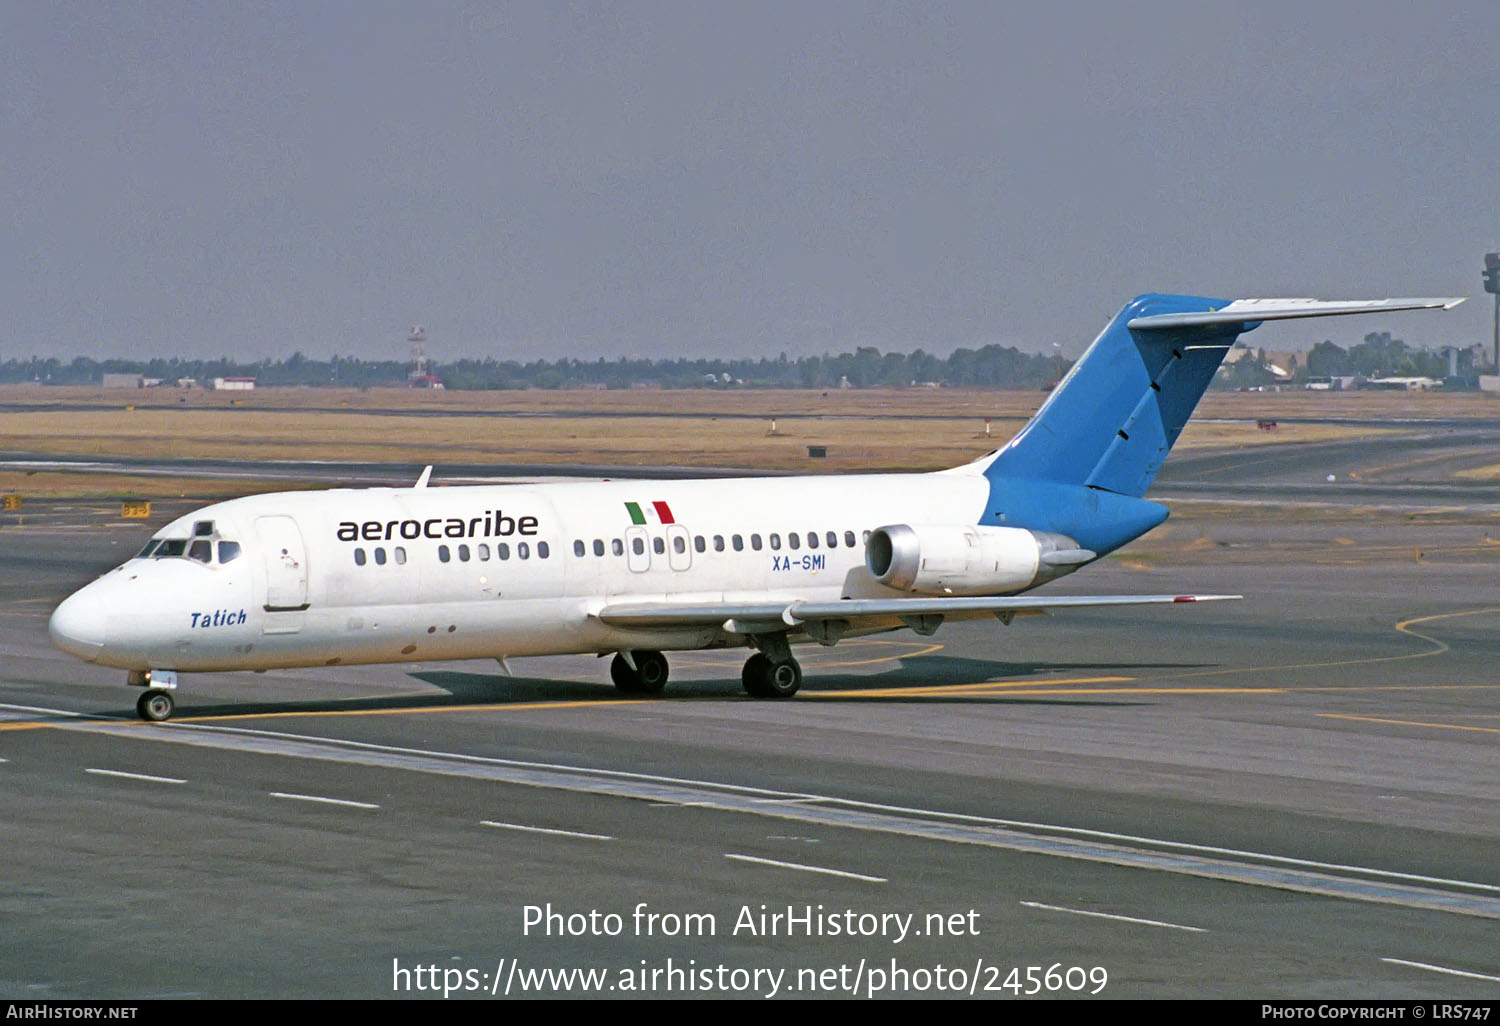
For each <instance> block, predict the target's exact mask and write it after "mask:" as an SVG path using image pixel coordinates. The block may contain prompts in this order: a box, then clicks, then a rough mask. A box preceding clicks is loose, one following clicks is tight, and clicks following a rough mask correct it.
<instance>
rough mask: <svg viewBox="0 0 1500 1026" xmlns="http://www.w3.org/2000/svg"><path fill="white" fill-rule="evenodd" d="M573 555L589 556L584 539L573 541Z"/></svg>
mask: <svg viewBox="0 0 1500 1026" xmlns="http://www.w3.org/2000/svg"><path fill="white" fill-rule="evenodd" d="M573 555H575V556H580V557H581V556H586V555H588V549H586V548H584V545H583V539H582V538H575V539H573Z"/></svg>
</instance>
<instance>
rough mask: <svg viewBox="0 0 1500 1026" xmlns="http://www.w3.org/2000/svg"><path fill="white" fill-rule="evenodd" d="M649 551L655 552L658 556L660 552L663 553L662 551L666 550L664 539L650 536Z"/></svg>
mask: <svg viewBox="0 0 1500 1026" xmlns="http://www.w3.org/2000/svg"><path fill="white" fill-rule="evenodd" d="M651 551H652V552H655V553H656V554H657V555H658V556H660V555H661V554H662V553H664V552H666V551H667V543H666V541H665V540H664V539H661V538H652V539H651Z"/></svg>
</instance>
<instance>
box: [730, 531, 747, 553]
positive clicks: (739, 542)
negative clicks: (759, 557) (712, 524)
mask: <svg viewBox="0 0 1500 1026" xmlns="http://www.w3.org/2000/svg"><path fill="white" fill-rule="evenodd" d="M729 541H730V543H731V544H732V545H733V546H734V551H736V552H744V551H745V539H743V538H741V537H740V536H739V535H735V536H734V537H732V538H730V539H729Z"/></svg>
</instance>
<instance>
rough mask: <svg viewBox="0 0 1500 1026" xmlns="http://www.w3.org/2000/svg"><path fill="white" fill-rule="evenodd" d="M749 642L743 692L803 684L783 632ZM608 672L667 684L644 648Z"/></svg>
mask: <svg viewBox="0 0 1500 1026" xmlns="http://www.w3.org/2000/svg"><path fill="white" fill-rule="evenodd" d="M751 643H752V644H753V645H755V647H756V648H758V649H760V651H758V652H756V653H755V654H754V655H752V656H751V657H750V658H749V659H748V660H746V661H745V669H744V671H743V672H742V673H741V674H740V680H741V681H742V682H743V683H744V685H745V693H746V694H748V695H750V697H752V698H791V697H792V696H793V695H795V694H796V693H797V689H798V688H800V687H802V667H801V666H800V665H799V664H798V663H797V660H795V659H793V658H792V647H791V646H790V645H789V644H787V640H786V635H785V634H760V635H755V636H754V637H753V638H752V639H751ZM609 676H610V679H611V680H613V681H614V682H615V687H617V688H619V689H620V691H621V693H623V694H627V695H655V694H658V693H659V692H660V691H661V689H662V688H664V687H666V686H667V657H666V656H664V655H662V654H661V653H660V652H651V651H646V650H644V649H636V650H633V651H624V652H617V653H616V654H615V657H614V659H613V660H612V661H611V662H610V664H609ZM142 701H143V702H144V699H143V700H142ZM141 715H142V716H145V715H146V714H145V713H144V712H142V713H141Z"/></svg>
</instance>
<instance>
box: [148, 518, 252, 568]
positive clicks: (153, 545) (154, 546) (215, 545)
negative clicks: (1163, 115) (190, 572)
mask: <svg viewBox="0 0 1500 1026" xmlns="http://www.w3.org/2000/svg"><path fill="white" fill-rule="evenodd" d="M204 525H207V526H208V527H210V528H212V527H213V521H211V520H200V521H198V523H196V524H194V525H193V528H194V535H193V537H191V538H152V539H151V540H150V541H148V542H147V543H146V547H145V548H143V549H141V551H140V552H139V553H138V554H137V555H136V557H135V558H136V559H177V558H186V559H191V560H193V561H195V562H198V563H203V564H205V565H212V564H213V563H214V562H215V559H214V556H215V555H217V556H218V557H219V558H218V560H217V562H218V563H219V564H224V563H230V562H233V561H234V560H236V559H238V558H239V556H240V553H241V551H243V550H242V549H241V547H240V543H239V542H236V541H229V540H228V539H226V538H219V537H217V536H212V535H211V536H209V537H203V536H202V535H201V530H200V529H201V528H202V527H203V526H204Z"/></svg>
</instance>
